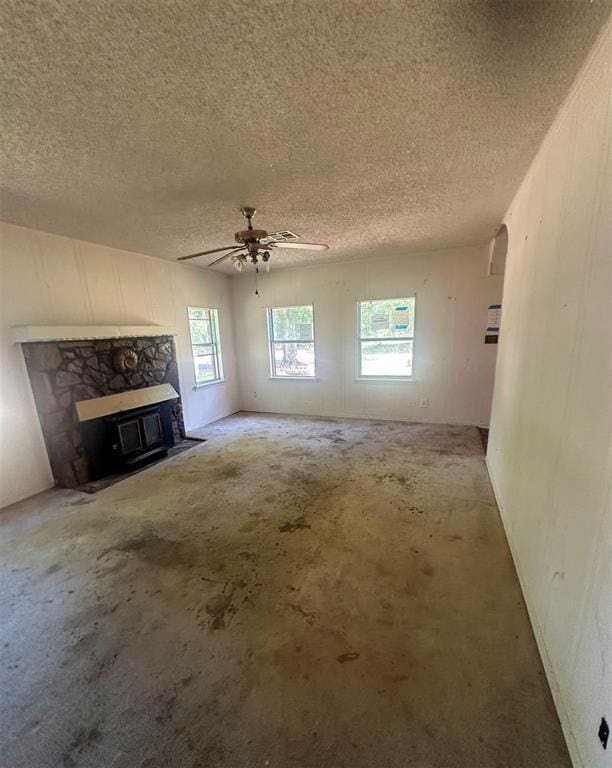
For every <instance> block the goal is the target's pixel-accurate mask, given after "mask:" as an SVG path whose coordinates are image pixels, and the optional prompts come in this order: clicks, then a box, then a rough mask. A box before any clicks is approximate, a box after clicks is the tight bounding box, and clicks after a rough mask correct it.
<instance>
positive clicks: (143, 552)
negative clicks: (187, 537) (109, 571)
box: [98, 531, 197, 568]
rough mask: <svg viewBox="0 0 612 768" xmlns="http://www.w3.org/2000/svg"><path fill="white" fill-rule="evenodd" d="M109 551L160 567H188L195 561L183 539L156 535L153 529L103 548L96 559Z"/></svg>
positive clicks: (191, 550) (99, 558)
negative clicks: (123, 553) (176, 539)
mask: <svg viewBox="0 0 612 768" xmlns="http://www.w3.org/2000/svg"><path fill="white" fill-rule="evenodd" d="M110 552H125V553H128V554H130V555H135V556H136V557H138V558H139V559H140V560H143V561H144V562H146V563H148V564H150V565H155V566H157V567H160V568H190V567H192V566H193V565H194V564H195V563H196V562H197V558H196V553H195V551H194V549H193V548H192V546H191V545H190V544H188V543H187V542H184V541H174V540H172V539H166V538H164V537H162V536H158V535H157V534H156V533H155V532H153V531H145V532H143V533H141V534H140V535H138V536H134V537H133V538H131V539H128V540H127V541H125V542H122V543H119V544H116V545H114V546H112V547H109V548H108V549H105V550H104V551H103V552H102V553H101V554H100V555H99V556H98V560H101V559H102V558H104V557H105V556H106V555H107V554H109V553H110Z"/></svg>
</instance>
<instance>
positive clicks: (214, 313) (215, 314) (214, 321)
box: [187, 305, 225, 391]
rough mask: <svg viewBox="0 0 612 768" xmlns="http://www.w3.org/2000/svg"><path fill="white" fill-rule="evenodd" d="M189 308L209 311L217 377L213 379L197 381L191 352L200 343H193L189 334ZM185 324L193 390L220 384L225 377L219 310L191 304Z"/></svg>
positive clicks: (193, 357)
mask: <svg viewBox="0 0 612 768" xmlns="http://www.w3.org/2000/svg"><path fill="white" fill-rule="evenodd" d="M190 309H199V310H204V311H206V312H210V313H211V322H210V325H211V336H213V337H214V340H213V341H211V342H210V344H211V346H212V347H213V348H214V358H215V368H216V371H217V377H216V378H215V379H208V380H207V381H198V377H197V374H196V367H195V356H194V354H193V348H194V347H197V346H202V345H201V344H194V342H193V336H192V335H191V320H192V318H191V317H189V310H190ZM187 325H188V327H189V342H190V345H191V363H192V370H193V378H194V386H193V389H194V391H195V390H197V389H202V388H203V387H210V386H212V385H213V384H221V383H222V382H224V381H225V377H224V375H223V352H222V349H221V330H220V321H219V310H218V308H217V307H195V306H193V305H189V306H187Z"/></svg>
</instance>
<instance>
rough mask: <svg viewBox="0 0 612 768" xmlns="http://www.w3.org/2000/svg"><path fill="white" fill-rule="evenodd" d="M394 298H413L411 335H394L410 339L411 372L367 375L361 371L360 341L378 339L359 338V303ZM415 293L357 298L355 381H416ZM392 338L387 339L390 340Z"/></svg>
mask: <svg viewBox="0 0 612 768" xmlns="http://www.w3.org/2000/svg"><path fill="white" fill-rule="evenodd" d="M396 298H405V299H414V330H413V332H412V337H404V338H402V337H395V338H396V339H397V340H398V341H412V373H411V374H410V375H406V376H398V375H397V374H389V375H388V376H385V375H375V376H368V375H367V374H363V373H361V342H362V341H380V339H362V338H361V304H362V303H364V302H366V301H389V300H390V299H396ZM416 298H417V295H416V293H408V294H406V295H405V296H402V297H397V296H377V297H376V298H375V299H357V302H356V305H355V306H356V326H357V373H356V374H355V381H361V382H390V383H392V382H397V383H406V382H409V381H416V380H417V379H416V378H415V375H414V369H415V354H414V351H415V345H416V314H417V313H416V304H417V301H416ZM391 340H392V339H389V341H391Z"/></svg>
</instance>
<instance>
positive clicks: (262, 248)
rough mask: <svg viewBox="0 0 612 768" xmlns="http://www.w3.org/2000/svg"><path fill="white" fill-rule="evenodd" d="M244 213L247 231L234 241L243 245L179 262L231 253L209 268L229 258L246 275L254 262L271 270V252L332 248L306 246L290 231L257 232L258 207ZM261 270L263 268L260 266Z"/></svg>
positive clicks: (200, 252) (317, 244) (200, 254)
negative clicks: (283, 249) (248, 266)
mask: <svg viewBox="0 0 612 768" xmlns="http://www.w3.org/2000/svg"><path fill="white" fill-rule="evenodd" d="M240 212H241V213H242V215H243V216H244V218H245V219H246V220H247V222H248V227H247V229H243V230H241V231H240V232H236V233H235V235H234V239H235V240H236V242H237V243H239V245H227V246H225V247H223V248H213V249H212V250H210V251H199V252H198V253H192V254H190V255H189V256H179V258H178V261H187V260H188V259H195V258H197V257H198V256H209V255H210V254H213V253H221V252H222V251H227V253H224V254H223V256H219V257H218V258H216V259H215V260H214V261H211V262H210V264H207V266H208V267H213V266H214V265H215V264H220V263H221V262H222V261H225V260H226V259H231V260H232V263H233V265H234V267H235V268H236V269H237V270H238V272H242V270H243V269H244V265H245V264H246V263H247V262H248V261H250V262H251V263H252V264H255V265H257V264H258V263H259V260H260V259H261V261H262V262H263V263H264V264H265V265H266V269H267V270H268V271H269V270H270V252H271V251H273V250H275V249H276V248H300V249H302V250H306V251H327V250H328V249H329V246H328V245H323V244H322V243H302V242H295V241H296V240H297V239H298V238H299V235H296V234H295V233H294V232H291V231H289V230H284V231H282V232H266V230H265V229H253V223H252V221H251V220H252V218H253V216H255V208H251V207H250V206H247V205H245V206H243V207H242V208H241V209H240ZM257 270H259V268H258V267H257Z"/></svg>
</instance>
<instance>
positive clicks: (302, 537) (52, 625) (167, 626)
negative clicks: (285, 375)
mask: <svg viewBox="0 0 612 768" xmlns="http://www.w3.org/2000/svg"><path fill="white" fill-rule="evenodd" d="M200 434H202V435H204V436H206V437H207V438H209V440H208V442H206V443H203V444H202V445H200V446H198V447H196V448H194V449H192V450H190V451H188V452H186V453H184V454H181V455H179V456H176V457H175V458H173V459H171V460H169V461H167V462H165V463H163V464H160V465H158V466H156V467H153V468H151V469H149V470H147V471H145V472H142V473H141V474H139V475H135V476H134V477H131V478H128V479H126V480H125V481H124V482H122V483H119V484H118V485H115V486H113V487H111V488H107V489H105V490H103V491H101V492H99V493H98V494H96V495H95V496H87V495H85V494H80V493H77V492H70V491H52V492H48V493H45V494H42V495H40V496H38V497H35V498H33V499H31V500H28V501H27V502H23V503H21V504H19V505H16V506H14V507H12V508H9V509H7V510H4V511H3V512H1V513H0V536H1V546H0V563H1V565H0V580H1V581H0V634H1V636H2V637H1V645H0V650H1V652H2V663H1V667H0V675H1V686H2V687H1V691H0V693H1V696H0V740H1V742H2V747H1V751H0V764H1V765H2V766H7V767H10V768H43V767H44V768H46V767H47V766H48V767H49V768H58V767H59V768H86V767H90V766H100V767H101V768H102V767H103V768H145V767H146V768H179V767H180V768H196V767H197V768H216V766H219V767H221V766H223V768H259V767H261V768H267V767H269V768H291V767H293V766H295V767H296V768H297V767H299V768H319V767H320V768H344V767H346V768H349V766H350V768H366V767H368V766H376V767H377V768H396V767H397V768H399V767H400V766H401V767H402V768H404V767H405V766H418V767H419V768H430V767H433V766H436V768H455V767H456V766H465V768H494V767H497V766H499V767H500V768H501V767H502V766H503V768H519V766H520V767H521V768H557V767H561V766H563V767H565V766H569V760H568V757H567V753H566V749H565V746H564V742H563V739H562V736H561V732H560V728H559V724H558V721H557V717H556V714H555V711H554V708H553V705H552V701H551V697H550V693H549V690H548V688H547V685H546V681H545V678H544V675H543V671H542V668H541V664H540V661H539V657H538V654H537V650H536V646H535V642H534V639H533V635H532V633H531V629H530V626H529V622H528V618H527V615H526V612H525V607H524V604H523V601H522V599H521V593H520V590H519V585H518V582H517V579H516V575H515V573H514V569H513V566H512V562H511V559H510V556H509V553H508V549H507V546H506V542H505V538H504V534H503V530H502V526H501V522H500V519H499V516H498V512H497V509H496V506H495V502H494V499H493V496H492V492H491V488H490V486H489V482H488V479H487V473H486V469H485V465H484V458H483V452H482V444H481V441H480V436H479V434H478V430H476V429H475V428H470V427H454V426H440V425H416V424H403V423H398V422H375V421H358V420H331V419H314V418H301V417H282V416H273V415H261V414H257V415H254V414H239V415H237V416H233V417H230V418H228V419H224V420H223V421H220V422H217V423H216V424H214V425H212V426H210V427H208V428H206V429H205V430H202V431H201V433H200Z"/></svg>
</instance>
